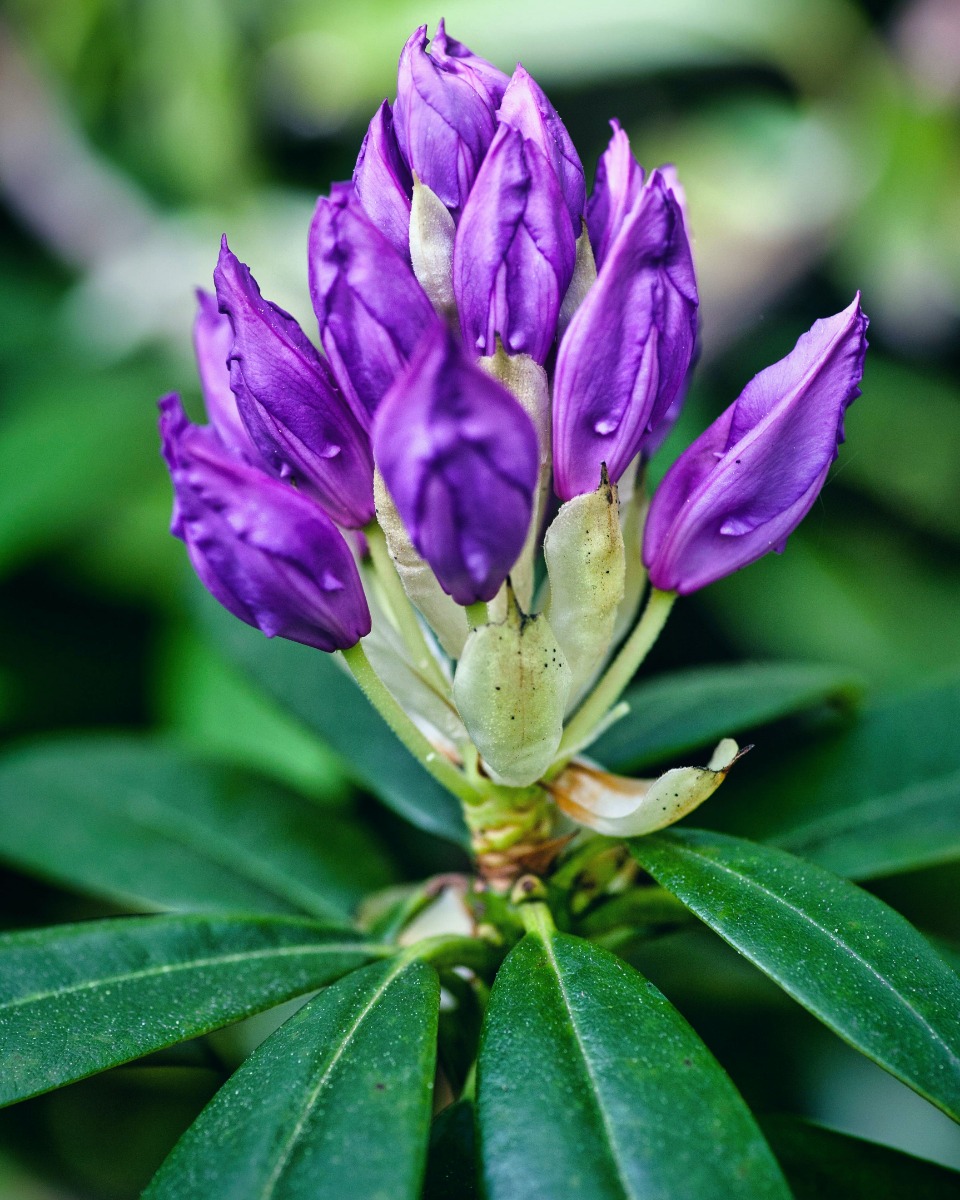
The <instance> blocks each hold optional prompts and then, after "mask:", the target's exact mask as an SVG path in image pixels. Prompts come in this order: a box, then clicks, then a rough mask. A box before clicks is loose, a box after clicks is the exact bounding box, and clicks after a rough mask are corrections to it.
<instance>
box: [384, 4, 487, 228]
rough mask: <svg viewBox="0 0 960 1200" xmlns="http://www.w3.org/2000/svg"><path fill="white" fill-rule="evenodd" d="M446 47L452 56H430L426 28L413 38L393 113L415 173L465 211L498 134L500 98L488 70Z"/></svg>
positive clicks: (450, 204) (446, 200)
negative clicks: (491, 86) (493, 92)
mask: <svg viewBox="0 0 960 1200" xmlns="http://www.w3.org/2000/svg"><path fill="white" fill-rule="evenodd" d="M446 45H447V53H446V54H443V53H441V54H440V55H438V56H436V57H434V56H433V55H432V54H430V53H428V51H427V27H426V25H421V27H420V28H419V29H418V30H416V32H415V33H413V34H412V36H411V37H410V38H409V39H408V40H407V43H406V45H405V46H404V48H403V51H402V53H401V54H400V69H399V72H398V75H397V103H396V105H395V106H394V110H393V115H394V121H395V122H396V130H397V139H398V141H399V143H400V148H401V149H402V151H403V155H404V158H405V159H406V161H407V163H408V164H409V166H410V169H411V170H412V171H415V172H416V174H417V176H418V177H419V178H420V179H422V180H423V182H424V183H425V184H426V185H427V186H428V187H429V188H430V189H431V190H432V191H434V192H436V194H437V195H438V196H439V197H440V199H441V200H442V201H443V203H444V204H445V205H446V206H447V208H450V209H460V208H462V207H463V205H464V203H465V202H466V199H467V195H468V193H469V192H470V188H471V187H472V186H473V181H474V179H475V178H476V175H477V171H478V170H479V169H480V163H481V161H482V160H483V156H484V154H486V152H487V147H488V146H489V145H490V143H491V142H492V141H493V135H494V133H495V132H496V128H497V126H496V119H495V117H494V111H495V108H496V99H495V98H494V96H493V95H491V91H490V89H489V87H488V85H487V72H485V71H480V72H479V73H477V68H476V66H475V65H473V64H471V61H470V58H468V57H466V56H462V55H456V54H450V53H449V48H450V47H449V42H447V43H446ZM463 49H465V47H463ZM486 65H487V66H489V64H486ZM471 75H474V77H473V78H471V77H470V76H471Z"/></svg>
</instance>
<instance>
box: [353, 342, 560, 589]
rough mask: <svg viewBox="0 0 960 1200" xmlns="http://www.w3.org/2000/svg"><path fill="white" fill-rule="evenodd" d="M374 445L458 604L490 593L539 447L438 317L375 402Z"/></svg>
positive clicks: (514, 547)
mask: <svg viewBox="0 0 960 1200" xmlns="http://www.w3.org/2000/svg"><path fill="white" fill-rule="evenodd" d="M373 446H374V455H375V457H376V460H377V466H378V467H379V469H380V471H381V473H382V475H383V479H384V482H385V483H386V485H387V490H388V491H389V493H390V495H391V497H392V499H393V502H394V504H395V505H396V507H397V510H398V512H399V513H400V516H401V518H402V519H403V522H404V524H405V525H406V528H407V532H408V533H409V535H410V539H411V541H412V542H413V544H414V546H415V547H416V550H417V552H418V553H419V554H420V556H421V557H422V558H424V559H425V560H426V561H427V562H428V563H429V564H430V566H431V567H432V568H433V572H434V574H435V575H436V577H437V579H438V580H439V582H440V586H441V587H442V588H443V589H444V591H445V592H447V593H448V594H449V595H451V596H452V597H453V598H454V600H456V602H457V603H458V604H463V605H467V604H474V603H476V602H477V601H480V600H492V599H493V597H494V596H495V595H496V593H497V592H498V591H499V589H500V586H501V584H502V583H503V582H504V580H505V579H506V577H507V575H508V574H509V572H510V570H511V568H512V567H513V565H514V563H515V562H516V560H517V558H518V556H519V554H520V551H521V549H522V548H523V544H524V541H525V539H526V537H527V533H528V530H529V528H530V521H531V517H532V514H533V502H534V492H535V490H536V486H537V474H538V470H539V462H540V454H539V448H538V445H537V435H536V431H535V430H534V428H533V423H532V422H531V420H530V418H529V417H528V416H527V414H526V413H525V412H524V411H523V409H522V408H521V407H520V405H519V403H518V402H517V401H516V400H515V399H514V398H513V396H511V395H510V393H509V392H508V391H507V390H506V389H505V388H503V387H501V385H500V384H499V383H497V382H496V381H495V380H493V379H491V378H490V377H489V375H487V374H486V373H485V372H484V371H482V370H481V369H480V368H479V367H478V366H476V365H475V364H474V363H473V362H472V361H471V360H470V359H469V358H468V357H467V355H466V354H465V353H464V349H463V346H462V344H461V342H460V339H459V338H458V337H457V335H456V334H455V333H454V332H453V331H451V330H450V329H449V328H447V327H446V326H443V325H438V326H437V327H436V329H435V330H434V331H433V332H432V333H431V334H430V335H429V336H428V337H427V338H425V339H424V342H423V344H422V345H421V346H420V348H419V349H418V351H417V353H416V355H415V356H414V358H413V360H412V361H411V363H410V365H409V366H408V368H407V370H406V371H405V372H404V373H403V375H402V376H401V377H400V378H399V379H398V380H397V382H396V384H395V385H394V387H393V388H392V389H391V391H390V393H389V394H388V396H387V397H386V399H385V400H384V402H383V404H382V405H381V406H380V411H379V412H378V413H377V418H376V421H375V422H374V427H373Z"/></svg>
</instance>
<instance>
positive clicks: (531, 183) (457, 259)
mask: <svg viewBox="0 0 960 1200" xmlns="http://www.w3.org/2000/svg"><path fill="white" fill-rule="evenodd" d="M575 259H576V239H575V237H574V234H573V231H572V229H571V228H570V221H569V218H568V214H567V210H566V206H565V204H564V202H563V196H562V195H561V192H560V184H559V182H558V180H557V176H556V173H555V171H554V169H553V167H552V165H551V164H550V162H549V160H548V159H547V157H546V155H545V154H544V153H543V152H542V151H541V150H540V149H539V147H538V146H537V145H536V144H535V143H534V142H532V141H527V140H526V139H525V138H524V137H523V136H522V135H521V134H519V133H518V132H517V131H516V130H514V129H511V128H510V127H509V126H508V125H501V127H500V129H499V130H498V131H497V136H496V138H495V139H494V142H493V145H492V146H491V147H490V151H489V153H488V154H487V157H486V159H485V160H484V163H483V166H482V168H481V169H480V174H479V175H478V176H477V181H476V183H475V184H474V188H473V191H472V192H471V193H470V199H469V200H468V201H467V205H466V207H465V208H464V210H463V215H462V216H461V218H460V226H459V228H458V229H457V238H456V242H455V244H454V250H453V290H454V294H455V295H456V298H457V306H458V308H459V311H460V324H461V326H462V329H463V336H464V338H465V339H466V341H467V344H468V345H469V346H475V347H476V349H477V352H478V353H479V354H481V355H490V354H493V353H495V351H496V337H497V335H498V334H499V336H500V339H501V341H502V342H503V345H504V348H505V349H506V351H507V353H509V354H529V355H531V356H532V357H533V358H535V359H536V360H537V362H539V363H542V362H543V361H544V359H545V358H546V357H547V354H548V353H549V352H550V347H551V346H552V345H553V342H554V339H555V337H556V332H557V317H558V316H559V313H560V305H561V303H562V301H563V297H564V295H565V293H566V290H567V287H568V285H569V283H570V279H571V278H572V276H573V267H574V262H575Z"/></svg>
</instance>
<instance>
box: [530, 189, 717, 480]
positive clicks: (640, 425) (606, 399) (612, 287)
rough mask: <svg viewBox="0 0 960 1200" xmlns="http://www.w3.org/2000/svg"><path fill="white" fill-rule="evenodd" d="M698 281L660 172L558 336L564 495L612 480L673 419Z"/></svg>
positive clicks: (689, 349)
mask: <svg viewBox="0 0 960 1200" xmlns="http://www.w3.org/2000/svg"><path fill="white" fill-rule="evenodd" d="M697 304H698V297H697V284H696V278H695V276H694V271H693V260H692V258H691V255H690V245H689V243H688V241H687V235H686V231H685V228H684V224H683V217H682V215H681V212H680V208H679V206H678V204H677V202H676V200H675V198H674V197H673V194H672V193H671V192H670V191H669V189H668V188H667V187H666V185H665V184H664V182H663V180H662V179H661V177H660V175H659V173H658V172H656V171H655V172H654V173H653V174H652V175H651V176H650V179H649V181H648V183H647V184H646V186H645V187H644V188H643V190H642V191H641V193H640V196H639V199H638V200H637V202H636V204H635V205H634V208H633V211H632V212H631V213H630V214H629V216H628V217H627V219H626V220H625V221H624V222H623V224H622V225H621V227H620V232H619V233H618V234H617V236H616V238H615V239H614V241H613V244H612V245H611V246H610V248H609V251H608V253H607V257H606V260H605V261H604V264H603V266H602V267H601V268H600V271H599V273H598V275H597V281H596V283H595V284H594V285H593V287H592V288H591V289H590V291H589V292H588V293H587V296H586V299H585V300H584V302H583V304H582V305H581V306H580V308H579V309H578V310H577V312H576V315H575V316H574V318H573V320H572V321H571V322H570V327H569V329H568V330H567V332H566V334H565V335H564V338H563V341H562V343H561V345H560V352H559V354H558V356H557V370H556V377H555V384H554V408H553V454H554V479H555V484H556V490H557V494H558V495H559V496H560V497H561V498H562V499H564V500H569V499H571V498H572V497H573V496H577V495H582V494H583V493H585V492H591V491H593V490H594V488H596V486H597V480H598V479H599V478H600V465H601V463H606V464H607V471H608V473H609V476H610V479H611V480H612V481H613V482H614V483H616V482H617V481H618V480H619V479H620V477H621V475H622V474H623V472H624V471H625V470H626V469H627V467H628V466H629V464H630V463H631V462H632V461H633V459H634V458H635V457H636V456H637V455H638V454H639V453H641V452H642V451H644V449H645V445H646V442H647V439H651V440H654V441H655V440H656V439H657V438H658V437H661V436H662V424H663V422H664V421H665V420H668V419H670V418H671V417H673V416H675V407H674V406H675V404H676V401H677V396H678V393H679V392H680V389H681V388H682V387H683V384H684V381H685V379H686V376H687V372H688V370H689V367H690V362H691V359H692V356H693V350H694V344H695V340H696V327H697Z"/></svg>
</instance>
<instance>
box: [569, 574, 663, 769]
mask: <svg viewBox="0 0 960 1200" xmlns="http://www.w3.org/2000/svg"><path fill="white" fill-rule="evenodd" d="M676 598H677V595H676V592H660V591H658V590H657V589H656V588H654V589H653V590H652V591H651V592H650V598H649V599H648V600H647V607H646V608H645V609H644V610H643V615H642V616H641V618H640V620H639V621H638V622H637V624H636V626H635V627H634V630H633V633H631V634H630V636H629V637H628V638H627V640H626V641H625V642H624V644H623V647H622V649H621V650H620V653H619V654H618V655H617V657H616V658H615V659H614V660H613V662H612V663H611V664H610V666H609V667H608V668H607V670H606V672H605V674H604V675H603V677H602V678H601V680H600V682H599V683H598V684H597V686H596V687H595V688H594V689H593V691H592V692H591V693H590V695H589V696H588V697H587V699H586V700H585V701H584V702H583V704H582V705H581V706H580V708H579V710H578V711H577V713H576V715H575V716H574V718H573V720H572V721H571V722H570V724H569V725H568V726H567V728H566V729H565V730H564V734H563V739H562V741H561V742H560V750H559V752H558V757H557V760H556V762H554V764H553V766H552V767H551V768H550V773H549V776H548V778H554V777H555V776H556V775H558V774H559V773H560V772H561V771H562V770H563V768H564V767H565V766H566V765H567V763H568V762H569V761H570V759H571V758H573V756H574V754H575V753H576V751H577V748H578V747H579V746H581V745H583V744H584V742H585V741H586V739H587V737H588V735H589V734H590V732H591V731H592V730H593V729H594V728H595V727H596V725H598V724H599V722H600V721H601V720H602V718H603V717H604V715H605V714H606V713H607V712H608V710H609V709H611V708H612V707H613V705H614V704H616V702H617V701H618V700H619V699H620V696H621V694H622V693H623V689H624V688H625V687H626V686H627V684H628V683H629V682H630V680H631V679H632V678H633V676H634V674H635V673H636V670H637V668H638V667H639V666H640V664H641V663H642V662H643V660H644V659H645V658H646V657H647V655H648V654H649V652H650V650H651V648H652V647H653V644H654V643H655V642H656V640H657V638H658V637H659V636H660V633H661V631H662V629H663V627H664V625H665V624H666V623H667V617H668V616H669V615H670V609H671V608H672V607H673V602H674V600H676Z"/></svg>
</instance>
